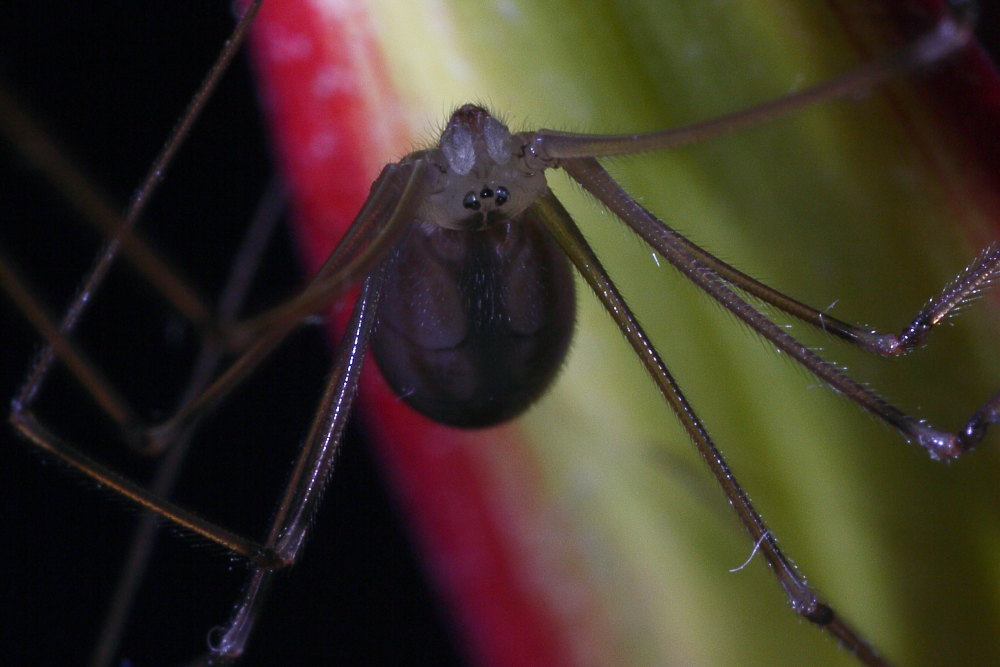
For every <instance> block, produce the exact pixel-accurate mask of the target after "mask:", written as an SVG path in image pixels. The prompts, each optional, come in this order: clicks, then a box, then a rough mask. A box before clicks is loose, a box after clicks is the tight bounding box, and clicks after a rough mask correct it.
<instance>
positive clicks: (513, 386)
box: [372, 207, 576, 428]
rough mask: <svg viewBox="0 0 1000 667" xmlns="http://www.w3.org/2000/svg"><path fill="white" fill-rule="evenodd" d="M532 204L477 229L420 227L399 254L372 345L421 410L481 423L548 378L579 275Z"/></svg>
mask: <svg viewBox="0 0 1000 667" xmlns="http://www.w3.org/2000/svg"><path fill="white" fill-rule="evenodd" d="M534 210H535V209H534V207H529V208H528V209H527V210H526V211H525V212H524V213H522V214H521V215H519V216H517V218H516V219H514V220H507V221H504V222H502V223H500V224H496V225H491V226H490V227H489V228H488V229H484V230H481V231H476V232H458V231H454V230H449V229H443V228H439V227H436V226H435V227H432V226H429V225H428V226H426V227H419V226H418V227H416V228H414V229H413V230H412V232H411V233H410V235H409V237H408V238H407V240H406V241H404V243H403V244H402V245H401V247H400V248H399V249H398V251H397V255H396V258H395V262H394V266H393V268H392V270H391V271H390V274H389V276H388V278H387V281H386V286H385V291H384V294H383V297H382V302H381V305H380V307H379V323H378V326H377V328H376V331H375V333H374V335H373V338H372V349H373V351H374V354H375V358H376V359H377V361H378V364H379V367H380V368H381V369H382V373H383V375H384V376H385V378H386V380H387V381H388V382H389V384H390V386H392V388H393V389H394V390H395V391H396V393H397V394H399V396H400V397H401V398H402V399H403V400H404V401H406V402H407V403H408V404H409V405H410V406H411V407H413V408H414V409H415V410H417V411H418V412H420V413H422V414H423V415H425V416H427V417H429V418H431V419H433V420H435V421H438V422H441V423H444V424H449V425H452V426H461V427H466V428H479V427H485V426H490V425H493V424H497V423H500V422H503V421H506V420H509V419H512V418H514V417H516V416H517V415H519V414H520V413H522V412H523V411H524V410H525V409H527V407H528V406H529V405H530V404H531V403H532V402H533V401H534V400H535V399H537V398H538V397H539V396H540V395H542V394H543V393H544V392H545V390H546V389H547V388H548V386H549V385H550V384H551V382H552V380H553V378H554V377H555V375H556V372H557V371H558V370H559V367H560V365H561V364H562V360H563V358H564V357H565V355H566V349H567V347H568V345H569V340H570V337H571V336H572V332H573V324H574V315H575V307H576V302H575V294H574V289H573V276H572V271H571V269H570V266H569V262H568V261H567V259H566V257H565V255H563V253H562V251H561V250H560V248H559V246H558V245H557V244H556V243H555V241H554V240H553V239H552V238H551V237H550V236H549V234H548V233H547V232H546V231H545V230H544V229H542V228H541V226H540V225H539V224H538V223H537V222H536V221H535V219H534V215H533V213H534Z"/></svg>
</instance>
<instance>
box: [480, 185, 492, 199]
mask: <svg viewBox="0 0 1000 667" xmlns="http://www.w3.org/2000/svg"><path fill="white" fill-rule="evenodd" d="M479 196H480V197H481V198H482V199H489V198H490V197H492V196H493V191H492V190H490V189H489V188H487V187H484V188H483V189H482V190H480V191H479Z"/></svg>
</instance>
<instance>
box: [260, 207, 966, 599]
mask: <svg viewBox="0 0 1000 667" xmlns="http://www.w3.org/2000/svg"><path fill="white" fill-rule="evenodd" d="M674 219H677V220H680V217H679V216H677V217H676V218H674ZM953 268H954V267H953ZM929 293H930V292H929V291H928V292H927V294H929ZM580 298H581V300H583V299H584V298H585V297H584V295H583V294H582V293H581V297H580ZM836 312H838V313H839V312H841V311H840V307H838V309H837V311H836ZM678 328H682V327H678ZM935 336H937V334H935ZM932 341H933V339H932ZM667 356H668V358H669V356H670V354H669V352H668V353H667ZM799 388H800V390H801V383H800V385H799ZM923 389H924V390H926V388H923ZM661 419H662V416H661ZM709 423H710V428H714V427H713V426H712V422H711V421H709ZM720 439H721V438H720ZM882 439H885V440H889V439H890V438H889V437H886V436H885V435H884V434H883V436H882ZM887 446H888V445H887ZM736 447H737V445H736V443H735V442H734V443H733V445H732V446H727V452H728V451H729V450H732V449H736ZM738 471H739V470H738V469H737V472H738ZM263 511H265V512H266V510H263ZM779 534H780V531H779ZM793 553H794V552H793ZM736 564H737V563H731V565H736ZM806 571H807V572H808V571H809V570H808V568H807V569H806ZM734 585H735V584H732V583H729V584H728V586H729V587H731V586H734ZM770 586H771V588H773V584H770ZM827 588H830V587H829V586H827ZM772 593H773V590H772Z"/></svg>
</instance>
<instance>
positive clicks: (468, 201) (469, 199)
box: [462, 190, 479, 211]
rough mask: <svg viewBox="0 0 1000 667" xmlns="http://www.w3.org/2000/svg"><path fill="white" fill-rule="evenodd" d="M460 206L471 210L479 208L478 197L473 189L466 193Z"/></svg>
mask: <svg viewBox="0 0 1000 667" xmlns="http://www.w3.org/2000/svg"><path fill="white" fill-rule="evenodd" d="M462 206H464V207H465V208H467V209H471V210H473V211H478V210H479V198H478V197H477V196H476V193H475V192H474V191H473V190H469V192H467V193H466V195H465V198H464V199H463V200H462Z"/></svg>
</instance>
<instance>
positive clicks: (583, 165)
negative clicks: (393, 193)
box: [563, 158, 1000, 459]
mask: <svg viewBox="0 0 1000 667" xmlns="http://www.w3.org/2000/svg"><path fill="white" fill-rule="evenodd" d="M563 167H564V168H565V169H566V171H567V173H569V174H570V175H571V176H572V177H573V178H575V179H576V180H577V181H578V182H579V183H580V184H581V185H583V186H584V187H585V188H586V189H587V190H589V191H590V192H591V193H592V194H593V195H594V196H596V197H597V198H598V199H599V200H600V201H601V202H602V203H603V204H604V205H605V206H607V207H608V208H609V209H610V210H611V211H612V212H614V213H615V215H617V216H618V217H619V218H621V219H622V220H623V221H625V223H626V224H627V225H628V226H629V227H631V228H632V229H634V230H635V231H636V233H637V234H639V236H641V237H642V238H643V240H645V241H646V242H647V243H649V244H650V246H652V247H653V248H656V249H657V251H658V252H661V253H662V254H663V256H664V258H666V259H667V261H669V262H670V263H671V264H673V265H674V266H675V267H677V268H678V269H679V270H680V271H681V272H682V273H684V275H686V276H687V277H688V278H689V279H690V280H691V281H692V282H694V283H695V284H696V285H698V287H700V288H701V289H702V290H704V291H705V292H706V293H707V294H709V295H710V296H711V297H712V298H713V299H715V300H716V301H718V302H719V303H720V304H722V305H723V306H724V307H725V308H726V309H728V310H729V311H730V312H732V313H733V314H734V315H736V316H737V317H738V318H740V319H741V320H743V321H744V322H746V323H747V324H748V325H749V326H751V327H752V328H753V329H754V330H755V331H756V332H757V333H759V334H760V335H761V336H763V337H764V338H766V339H767V340H769V341H771V342H772V343H774V345H775V346H776V347H777V348H778V349H779V350H781V351H782V352H784V353H786V354H788V355H789V356H791V357H792V358H793V359H795V360H796V361H798V362H799V363H800V364H802V365H803V366H804V367H805V368H806V369H808V370H809V371H810V372H811V373H813V374H814V375H816V376H817V377H818V378H819V379H821V380H823V381H824V382H826V383H827V384H828V385H829V386H831V387H832V388H833V389H835V390H837V391H838V392H840V393H842V394H844V395H845V396H846V397H847V398H849V399H851V400H852V401H854V402H855V403H857V404H858V405H860V406H861V407H862V408H864V409H865V410H868V411H869V412H871V413H872V414H874V415H876V416H878V417H879V418H881V419H883V420H884V421H886V422H887V423H889V424H890V425H892V426H893V427H894V428H896V429H897V430H898V431H899V432H900V433H902V434H903V436H904V437H905V438H906V439H907V440H909V441H911V442H915V443H916V444H918V445H920V446H921V447H923V448H924V449H925V450H927V453H928V454H929V455H930V456H931V458H933V459H951V458H956V457H958V456H961V455H962V454H964V453H965V452H967V451H969V450H970V449H972V448H973V447H974V446H975V445H976V444H977V443H978V442H979V441H980V440H982V438H983V435H984V434H985V432H986V429H987V428H988V426H989V425H990V424H994V423H996V422H997V421H998V419H1000V394H997V395H995V396H993V397H992V398H990V399H989V401H987V402H986V403H985V404H984V405H983V406H982V407H981V408H980V409H979V410H977V411H976V412H975V413H974V414H973V415H972V417H971V418H970V419H969V421H968V422H967V423H966V426H965V427H964V428H963V429H962V430H961V431H959V432H957V433H948V432H945V431H939V430H937V429H935V428H933V427H931V426H930V425H929V424H927V423H926V422H925V421H923V420H920V419H917V418H915V417H911V416H910V415H908V414H906V413H904V412H903V411H902V410H900V409H899V408H897V407H895V406H894V405H891V404H890V403H888V402H887V401H885V400H884V399H883V398H882V397H880V396H878V395H877V394H875V393H874V392H872V391H871V390H869V389H868V388H867V387H865V386H864V385H863V384H861V383H859V382H857V381H856V380H854V379H852V378H851V377H849V376H847V375H845V374H844V373H842V372H841V371H840V370H838V369H837V368H836V367H835V366H833V365H832V364H830V363H829V362H827V361H826V360H825V359H823V358H822V357H820V356H819V355H817V354H816V353H815V352H813V351H812V350H810V349H809V348H807V347H806V346H804V345H802V344H801V343H799V342H798V341H797V340H795V339H794V338H792V337H791V336H789V335H788V334H787V333H785V332H784V331H783V330H782V329H781V328H780V327H778V326H777V325H775V324H774V323H773V322H771V321H770V320H769V319H767V318H766V317H765V316H764V315H762V314H761V313H760V312H759V311H757V310H756V309H754V308H753V307H752V306H751V305H750V304H749V303H747V302H746V301H744V300H743V299H741V298H740V297H739V295H737V294H736V293H735V292H733V291H732V290H731V289H730V288H729V287H727V286H726V284H725V283H724V282H723V281H722V280H721V279H720V278H719V276H718V275H717V274H715V273H714V272H713V271H712V269H711V268H710V267H709V266H707V265H705V264H703V263H702V262H701V261H699V259H698V258H697V257H695V256H693V255H692V254H691V253H690V251H689V250H688V248H687V247H686V246H685V245H683V244H680V243H678V242H677V239H676V237H675V235H674V233H673V232H672V230H670V229H669V228H668V227H666V225H664V224H663V222H661V221H660V220H659V219H658V218H657V217H656V216H654V215H653V214H652V213H650V212H649V211H647V210H646V209H644V208H643V207H642V206H640V205H639V204H638V203H636V202H635V200H634V199H632V198H631V197H630V196H629V195H628V194H627V193H626V192H625V191H624V190H622V188H621V187H620V186H619V185H618V184H617V183H616V182H615V181H614V179H612V178H611V176H610V175H608V173H607V172H606V171H605V170H604V168H603V167H601V165H600V164H598V162H597V160H595V159H592V158H591V159H579V160H565V161H564V163H563ZM976 266H977V265H973V267H976ZM989 266H990V265H989V262H987V267H989ZM973 273H974V275H978V273H979V271H978V270H976V269H975V268H974V270H973ZM987 273H989V272H987ZM973 282H976V279H974V280H973ZM988 282H989V281H988V280H987V281H986V283H988ZM986 283H983V282H982V281H979V284H980V285H982V284H986ZM961 289H965V290H966V294H974V293H975V292H976V289H972V290H971V291H969V290H968V289H967V288H965V287H963V288H961ZM977 289H978V288H977ZM946 294H947V291H946ZM952 300H953V299H952ZM939 301H940V300H939ZM945 301H948V299H945ZM958 301H959V303H961V302H962V301H963V299H959V300H958ZM935 303H937V302H935Z"/></svg>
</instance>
